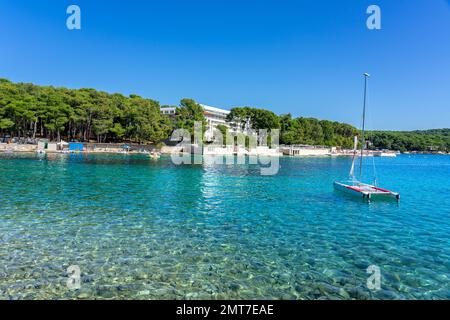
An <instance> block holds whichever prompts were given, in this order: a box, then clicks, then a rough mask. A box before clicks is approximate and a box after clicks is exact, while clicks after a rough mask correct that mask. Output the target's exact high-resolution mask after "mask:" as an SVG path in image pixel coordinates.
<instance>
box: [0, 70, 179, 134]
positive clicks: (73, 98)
mask: <svg viewBox="0 0 450 320" xmlns="http://www.w3.org/2000/svg"><path fill="white" fill-rule="evenodd" d="M0 130H1V131H2V132H3V133H10V134H11V135H12V136H15V137H29V138H35V137H45V138H49V139H52V140H54V139H56V140H60V138H61V137H64V138H66V139H68V140H73V139H77V140H81V141H88V140H89V139H95V140H96V141H98V142H105V141H123V140H130V141H135V142H147V141H149V142H156V141H160V140H161V139H164V138H165V137H167V136H168V135H169V134H170V132H171V130H172V123H171V122H170V120H169V118H167V117H165V116H163V115H161V113H160V106H159V103H158V102H156V101H154V100H150V99H144V98H141V97H139V96H137V95H130V96H129V97H125V96H123V95H121V94H108V93H106V92H101V91H97V90H94V89H78V90H73V89H66V88H54V87H47V86H36V85H33V84H27V83H12V82H10V81H8V80H5V79H0Z"/></svg>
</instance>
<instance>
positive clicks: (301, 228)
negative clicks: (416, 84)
mask: <svg viewBox="0 0 450 320" xmlns="http://www.w3.org/2000/svg"><path fill="white" fill-rule="evenodd" d="M379 161H380V163H379V167H378V168H379V170H383V172H384V173H385V174H386V177H388V178H386V179H385V180H384V181H386V183H387V184H388V185H390V186H392V188H393V189H395V190H402V200H401V202H400V204H397V203H396V202H395V201H393V202H392V201H391V202H373V203H370V204H368V203H366V202H363V201H358V200H356V201H355V199H353V198H351V197H347V196H345V195H342V194H341V193H339V192H336V191H335V190H333V187H332V182H333V181H334V180H335V179H339V178H341V177H345V175H346V172H347V170H348V159H345V158H339V159H335V158H316V159H307V158H303V159H301V158H296V159H294V158H281V159H280V171H279V173H278V174H277V175H276V176H261V175H260V174H259V168H258V165H217V164H208V165H185V166H176V165H174V164H173V163H172V162H171V161H170V158H168V157H163V158H161V159H160V160H159V161H151V160H149V159H148V158H146V157H144V156H140V155H133V156H130V155H128V156H126V155H60V154H58V155H46V156H45V157H40V158H39V157H37V156H36V155H30V154H28V155H17V154H16V155H1V156H0V172H1V173H2V174H1V177H0V194H1V195H2V201H1V204H0V299H289V300H291V299H450V285H449V284H450V281H449V280H450V249H449V248H450V241H449V235H450V227H449V226H450V223H448V222H449V219H450V207H449V204H448V202H444V201H439V202H436V201H434V200H435V199H433V195H432V194H431V193H430V192H428V193H427V192H426V191H430V190H433V188H434V189H435V187H436V185H439V186H440V188H441V189H440V192H441V193H446V194H450V187H449V182H448V177H449V175H448V173H450V159H449V158H448V157H444V156H442V157H440V156H423V155H414V156H406V155H405V156H400V157H398V158H396V159H388V158H386V159H380V160H379ZM407 172H409V173H408V174H407ZM417 179H419V180H417ZM415 181H421V182H422V183H421V186H420V188H422V191H424V192H417V189H418V188H419V186H416V183H415ZM71 265H77V266H79V268H80V271H81V278H80V288H79V289H75V290H73V289H70V288H69V286H68V285H67V283H68V281H70V276H71V275H70V274H68V272H67V268H68V267H69V266H71ZM369 265H376V266H379V267H380V270H381V289H380V290H376V291H373V290H369V289H368V288H367V285H366V284H367V278H368V277H369V276H370V274H368V273H367V272H366V269H367V267H368V266H369Z"/></svg>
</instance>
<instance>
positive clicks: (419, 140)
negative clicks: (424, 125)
mask: <svg viewBox="0 0 450 320" xmlns="http://www.w3.org/2000/svg"><path fill="white" fill-rule="evenodd" d="M367 139H368V140H370V141H371V142H372V143H373V148H377V149H391V150H400V151H402V152H403V151H421V152H426V151H445V152H449V151H450V129H431V130H415V131H371V132H369V133H368V136H367Z"/></svg>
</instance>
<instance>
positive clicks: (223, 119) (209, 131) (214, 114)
mask: <svg viewBox="0 0 450 320" xmlns="http://www.w3.org/2000/svg"><path fill="white" fill-rule="evenodd" d="M200 106H202V108H203V110H204V116H205V118H206V121H207V122H208V125H207V128H206V133H205V136H206V138H207V139H210V140H212V139H213V135H214V129H215V128H216V127H217V126H218V125H224V126H226V127H228V128H230V124H229V123H228V122H227V116H228V114H229V113H230V111H229V110H224V109H219V108H216V107H211V106H207V105H204V104H200ZM161 113H162V114H165V115H168V116H171V117H175V115H176V108H174V107H164V108H161Z"/></svg>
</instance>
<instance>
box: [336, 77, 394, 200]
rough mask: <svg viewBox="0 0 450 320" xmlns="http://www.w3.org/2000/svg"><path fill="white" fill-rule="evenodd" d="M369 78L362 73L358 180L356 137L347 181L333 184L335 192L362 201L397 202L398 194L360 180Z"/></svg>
mask: <svg viewBox="0 0 450 320" xmlns="http://www.w3.org/2000/svg"><path fill="white" fill-rule="evenodd" d="M369 77H370V75H369V74H368V73H364V107H363V121H362V122H363V123H362V141H361V152H360V155H359V157H360V166H359V171H360V173H359V180H358V179H356V176H355V161H356V158H357V155H358V137H355V141H354V148H353V150H354V151H353V159H352V166H351V167H350V173H349V176H350V178H349V180H348V181H346V182H337V181H335V182H334V187H335V189H337V190H340V191H344V192H346V193H349V194H353V195H357V196H361V197H362V198H364V199H368V200H371V199H372V198H373V197H374V196H376V197H378V196H383V197H386V196H387V197H392V198H395V199H397V200H399V199H400V194H399V193H398V192H393V191H391V190H388V189H384V188H380V187H378V186H377V185H376V182H375V183H374V184H373V185H372V184H368V183H363V182H361V181H360V180H362V164H363V155H364V149H365V144H366V143H365V140H364V133H365V120H366V98H367V79H368V78H369Z"/></svg>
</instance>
